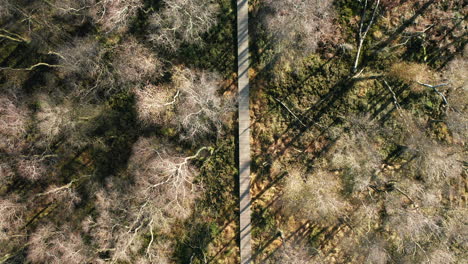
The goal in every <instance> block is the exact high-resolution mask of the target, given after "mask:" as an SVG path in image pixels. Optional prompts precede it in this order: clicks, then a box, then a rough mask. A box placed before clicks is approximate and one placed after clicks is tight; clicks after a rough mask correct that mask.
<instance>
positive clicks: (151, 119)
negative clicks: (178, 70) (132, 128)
mask: <svg viewBox="0 0 468 264" xmlns="http://www.w3.org/2000/svg"><path fill="white" fill-rule="evenodd" d="M134 92H135V96H136V99H137V104H136V110H137V113H138V118H139V119H140V120H141V121H142V122H143V123H144V124H146V125H151V124H164V123H167V122H169V121H170V118H171V113H172V111H173V110H174V106H175V104H176V103H177V102H178V101H177V100H178V98H179V96H180V90H177V91H175V92H174V91H173V87H171V86H170V85H161V86H155V85H151V84H149V85H146V86H145V87H143V88H141V89H140V88H136V89H135V90H134ZM172 118H173V117H172Z"/></svg>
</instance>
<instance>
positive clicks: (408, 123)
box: [401, 112, 463, 186]
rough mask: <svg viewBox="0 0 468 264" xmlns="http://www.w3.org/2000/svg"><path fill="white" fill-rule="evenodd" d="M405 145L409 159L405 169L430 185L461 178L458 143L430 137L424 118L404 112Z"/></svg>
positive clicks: (461, 165) (461, 169) (461, 166)
mask: <svg viewBox="0 0 468 264" xmlns="http://www.w3.org/2000/svg"><path fill="white" fill-rule="evenodd" d="M402 118H403V121H402V123H401V125H402V126H403V140H404V141H403V142H402V143H403V145H405V146H406V147H407V148H408V149H407V154H409V157H408V158H409V159H410V162H408V163H407V164H406V165H405V167H404V168H403V169H404V170H405V171H406V172H409V173H411V174H412V175H414V176H416V177H420V178H421V179H422V180H424V181H425V182H426V184H428V185H429V186H430V185H439V184H443V183H445V182H446V181H447V180H449V179H454V178H457V177H459V176H460V175H461V174H462V171H463V164H462V163H461V162H460V161H461V160H462V157H461V156H460V155H461V151H460V150H459V149H458V148H457V147H456V146H450V145H446V144H442V143H439V142H436V141H435V140H434V139H431V138H429V137H427V136H426V135H425V134H426V131H425V124H424V121H423V120H421V119H419V118H417V117H414V116H412V115H411V114H408V113H405V112H403V117H402Z"/></svg>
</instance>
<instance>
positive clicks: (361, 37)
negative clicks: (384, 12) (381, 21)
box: [353, 0, 380, 72]
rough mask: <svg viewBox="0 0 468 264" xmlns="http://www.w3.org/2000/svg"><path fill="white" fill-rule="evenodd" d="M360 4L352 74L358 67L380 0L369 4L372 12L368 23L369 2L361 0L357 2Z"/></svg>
mask: <svg viewBox="0 0 468 264" xmlns="http://www.w3.org/2000/svg"><path fill="white" fill-rule="evenodd" d="M359 2H361V3H362V15H361V22H360V23H359V31H358V45H357V53H356V59H355V61H354V65H353V72H357V68H358V65H359V60H360V58H361V50H362V46H363V45H364V41H365V40H366V37H367V33H369V30H370V28H371V27H372V25H373V24H374V22H375V19H376V16H377V11H378V9H379V5H380V0H374V1H373V4H371V6H373V11H372V13H371V17H370V19H369V21H366V20H367V18H366V17H367V15H368V14H367V13H368V8H370V7H369V3H368V2H369V1H368V0H362V1H359ZM366 23H367V25H366Z"/></svg>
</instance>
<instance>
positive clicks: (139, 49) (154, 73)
mask: <svg viewBox="0 0 468 264" xmlns="http://www.w3.org/2000/svg"><path fill="white" fill-rule="evenodd" d="M115 52H116V56H115V58H114V61H113V66H114V69H115V71H116V73H117V74H118V76H119V78H120V80H121V81H122V82H123V83H126V82H131V83H134V82H136V83H144V82H148V81H151V80H152V79H154V78H157V77H160V76H161V73H162V67H163V65H162V63H161V62H160V61H159V60H158V59H157V58H156V57H155V56H154V54H153V53H152V52H151V50H149V49H148V48H146V47H145V46H144V45H142V44H141V43H138V41H137V40H136V39H134V38H130V39H128V40H126V41H124V42H122V43H121V44H120V45H119V46H118V47H117V49H116V51H115Z"/></svg>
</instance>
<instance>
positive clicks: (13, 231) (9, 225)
mask: <svg viewBox="0 0 468 264" xmlns="http://www.w3.org/2000/svg"><path fill="white" fill-rule="evenodd" d="M15 200H17V199H15V198H14V197H13V198H10V199H8V198H0V243H1V244H2V245H5V243H7V242H8V240H13V239H14V236H15V235H19V232H20V230H21V228H22V227H23V225H24V223H25V217H26V215H25V214H26V206H24V205H23V204H21V203H18V202H16V201H15ZM5 250H7V248H6V247H5ZM0 253H1V254H6V253H7V252H5V251H3V249H1V248H0Z"/></svg>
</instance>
